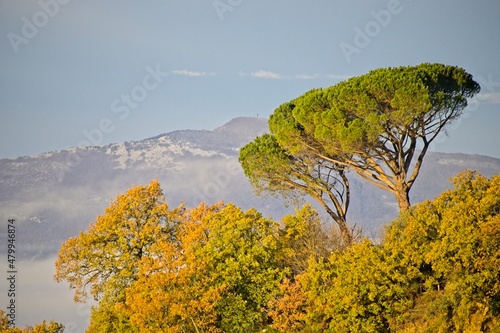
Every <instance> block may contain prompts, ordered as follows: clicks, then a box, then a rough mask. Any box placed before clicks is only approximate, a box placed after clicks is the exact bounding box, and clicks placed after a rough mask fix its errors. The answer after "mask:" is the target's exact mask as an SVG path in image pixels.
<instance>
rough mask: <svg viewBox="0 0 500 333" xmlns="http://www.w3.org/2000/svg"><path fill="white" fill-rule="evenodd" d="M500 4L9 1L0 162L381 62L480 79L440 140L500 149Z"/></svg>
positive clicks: (174, 125)
mask: <svg viewBox="0 0 500 333" xmlns="http://www.w3.org/2000/svg"><path fill="white" fill-rule="evenodd" d="M499 17H500V1H499V0H480V1H465V0H453V1H451V0H440V1H430V0H421V1H411V0H382V1H378V0H370V1H367V0H359V1H352V0H316V1H305V0H303V1H301V0H273V1H269V0H266V1H263V0H253V1H249V0H162V1H158V0H156V1H154V0H152V1H141V2H139V1H131V0H121V1H106V0H99V1H97V0H86V1H76V0H38V1H31V0H23V1H19V0H1V1H0V35H1V36H2V38H1V39H0V158H14V157H17V156H28V155H36V154H39V153H43V152H49V151H55V150H60V149H66V148H70V147H74V146H84V145H89V144H92V145H94V144H107V143H116V142H124V141H130V140H140V139H144V138H148V137H152V136H155V135H158V134H162V133H168V132H170V131H174V130H181V129H208V130H211V129H214V128H216V127H218V126H221V125H223V124H224V123H226V122H227V121H229V120H230V119H232V118H234V117H239V116H259V117H269V115H270V114H272V113H273V111H274V110H275V109H276V108H277V107H278V106H279V105H280V104H282V103H284V102H287V101H289V100H291V99H294V98H296V97H298V96H300V95H302V94H303V93H304V92H306V91H308V90H310V89H313V88H318V87H328V86H331V85H334V84H335V83H337V82H339V81H341V80H345V79H346V78H348V77H351V76H357V75H362V74H365V73H366V72H368V71H370V70H372V69H375V68H380V67H395V66H407V65H417V64H420V63H423V62H431V63H432V62H438V63H444V64H448V65H456V66H460V67H463V68H464V69H465V70H467V71H468V72H469V73H471V74H472V75H473V76H474V79H475V80H476V81H478V82H479V83H480V84H481V85H482V87H483V89H482V92H481V95H479V96H478V97H477V98H476V99H475V100H474V101H472V106H471V107H469V108H468V109H467V110H465V113H464V117H462V118H461V119H460V120H459V121H458V122H457V123H455V124H453V126H450V127H449V130H448V132H447V136H444V135H443V136H441V137H440V138H439V140H437V141H436V143H435V144H434V145H433V147H432V149H433V150H435V151H443V152H463V153H472V154H483V155H489V156H494V157H500V148H499V147H498V141H499V140H498V139H499V138H500V134H499V132H498V125H499V124H500V112H498V111H499V108H500V33H499V32H500V20H499V19H498V18H499Z"/></svg>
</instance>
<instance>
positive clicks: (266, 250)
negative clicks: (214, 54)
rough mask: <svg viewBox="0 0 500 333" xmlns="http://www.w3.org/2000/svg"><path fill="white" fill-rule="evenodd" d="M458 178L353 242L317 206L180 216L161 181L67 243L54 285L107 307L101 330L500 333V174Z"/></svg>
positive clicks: (226, 208) (96, 312)
mask: <svg viewBox="0 0 500 333" xmlns="http://www.w3.org/2000/svg"><path fill="white" fill-rule="evenodd" d="M452 183H453V185H454V188H453V189H452V190H449V191H446V192H444V193H443V194H441V195H440V196H439V197H438V198H436V199H435V200H433V201H427V202H424V203H421V204H419V205H416V206H414V207H412V208H411V209H409V210H408V211H405V212H403V213H402V214H401V215H400V216H399V217H398V218H397V219H396V220H394V221H393V222H392V223H391V224H390V225H389V226H388V227H387V231H386V234H385V238H384V240H383V242H382V243H381V244H374V243H373V242H372V241H370V240H369V239H362V240H360V241H359V242H357V243H355V244H353V245H351V246H349V247H346V246H344V245H343V242H342V238H341V237H340V236H339V233H338V232H337V231H336V229H330V230H325V229H324V228H322V223H321V221H320V219H319V218H318V215H317V213H316V212H315V211H314V210H313V209H312V208H311V207H310V206H305V207H303V208H302V209H300V210H298V211H297V212H296V213H295V214H293V215H288V216H286V217H284V218H283V219H282V220H281V221H280V222H276V221H273V220H271V219H268V218H264V217H262V215H261V214H260V213H258V212H257V211H255V210H248V211H242V210H241V209H240V208H238V207H236V206H234V205H233V204H224V203H218V204H216V205H212V206H208V205H206V204H204V203H201V204H200V206H198V207H196V208H194V209H186V208H184V207H183V206H182V205H181V206H178V207H175V208H171V207H169V206H168V204H167V203H166V202H165V201H164V199H163V196H162V191H161V189H160V184H159V183H158V182H157V181H153V182H151V183H150V184H149V185H147V186H138V187H133V188H131V189H130V190H129V191H128V192H127V193H125V194H123V195H120V196H118V198H117V199H116V201H114V202H113V203H112V204H111V205H110V207H109V208H108V209H107V210H106V212H105V214H104V215H102V216H100V217H98V218H97V220H96V221H95V222H94V223H92V224H91V225H90V227H89V229H88V230H87V231H85V232H83V233H81V234H80V235H79V236H77V237H74V238H71V239H69V240H68V241H67V242H65V243H64V244H63V246H62V248H61V250H60V252H59V258H58V261H57V263H56V266H57V273H56V278H57V279H58V280H59V281H62V280H66V281H68V282H69V283H70V286H71V288H73V289H75V299H76V300H77V301H84V300H85V299H86V297H88V296H92V297H93V298H95V299H96V300H98V301H99V305H98V306H97V307H94V308H93V310H92V315H91V323H90V327H89V330H88V331H89V332H259V331H263V330H267V331H268V332H498V330H500V320H498V316H499V314H500V274H499V273H498V272H500V216H499V211H500V176H495V177H492V178H491V179H487V178H485V177H482V176H481V175H479V174H477V173H475V172H472V171H465V172H463V173H461V174H459V175H458V176H456V177H455V178H454V179H453V180H452Z"/></svg>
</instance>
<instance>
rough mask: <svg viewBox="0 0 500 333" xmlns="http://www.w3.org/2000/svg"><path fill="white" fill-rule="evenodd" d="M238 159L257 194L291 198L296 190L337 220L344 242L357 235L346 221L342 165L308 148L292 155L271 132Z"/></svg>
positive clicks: (346, 195)
mask: <svg viewBox="0 0 500 333" xmlns="http://www.w3.org/2000/svg"><path fill="white" fill-rule="evenodd" d="M288 107H289V105H288V104H287V105H282V106H281V108H282V109H284V110H283V111H284V112H286V111H291V109H289V108H288ZM339 158H340V157H339ZM240 162H241V165H242V167H243V170H244V171H245V174H246V175H247V177H248V178H249V179H250V182H251V183H252V184H253V186H254V188H255V189H256V191H257V193H264V192H266V191H267V192H271V193H277V194H281V195H283V196H285V197H294V196H295V195H296V194H297V192H298V193H300V194H305V195H309V196H311V197H312V198H313V199H315V200H316V201H317V202H318V203H319V204H320V205H321V206H322V207H323V208H324V209H325V211H326V212H327V213H328V214H329V215H330V216H331V217H332V219H333V220H334V221H335V222H336V223H337V225H338V227H339V230H340V233H341V236H342V239H343V242H344V243H345V245H349V244H351V243H352V241H353V239H354V238H355V236H356V234H355V230H354V228H350V227H349V226H348V224H347V217H346V215H347V209H348V207H349V199H350V191H349V181H348V179H347V176H346V172H345V169H346V167H345V166H344V165H341V164H339V163H332V162H330V161H327V160H325V159H323V158H320V157H318V156H316V155H315V154H310V153H309V151H307V150H303V151H301V152H296V153H294V154H292V153H291V152H289V151H287V150H285V149H284V148H282V147H281V146H280V145H279V143H278V142H277V140H276V137H275V136H273V135H270V134H264V135H263V136H261V137H258V138H256V139H255V140H254V141H253V142H251V143H249V144H248V145H246V146H245V147H243V148H242V149H241V151H240Z"/></svg>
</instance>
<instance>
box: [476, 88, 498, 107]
mask: <svg viewBox="0 0 500 333" xmlns="http://www.w3.org/2000/svg"><path fill="white" fill-rule="evenodd" d="M474 99H475V100H476V101H477V102H478V103H483V104H500V92H498V91H497V92H489V93H479V94H477V95H476V97H475V98H474Z"/></svg>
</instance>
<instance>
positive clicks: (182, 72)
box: [172, 69, 215, 77]
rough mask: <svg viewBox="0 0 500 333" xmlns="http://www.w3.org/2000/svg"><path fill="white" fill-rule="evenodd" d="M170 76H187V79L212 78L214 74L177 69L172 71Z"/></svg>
mask: <svg viewBox="0 0 500 333" xmlns="http://www.w3.org/2000/svg"><path fill="white" fill-rule="evenodd" d="M172 74H175V75H183V76H189V77H200V76H207V75H209V76H214V75H215V73H207V72H195V71H190V70H187V69H177V70H174V71H172Z"/></svg>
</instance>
